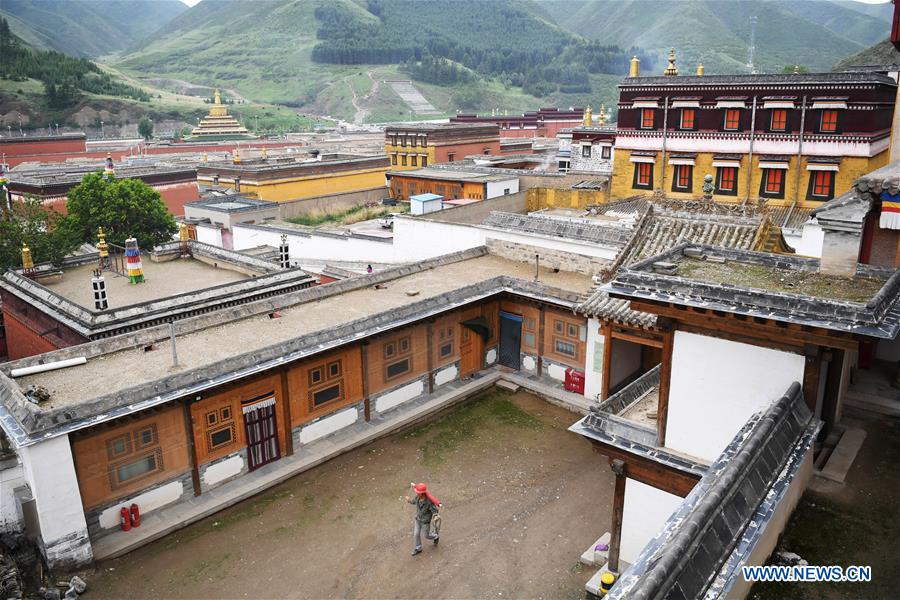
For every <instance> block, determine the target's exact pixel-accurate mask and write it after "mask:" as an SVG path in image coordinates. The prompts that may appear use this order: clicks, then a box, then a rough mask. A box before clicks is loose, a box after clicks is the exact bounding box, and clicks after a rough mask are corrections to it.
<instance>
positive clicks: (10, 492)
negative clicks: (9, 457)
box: [0, 461, 25, 532]
mask: <svg viewBox="0 0 900 600" xmlns="http://www.w3.org/2000/svg"><path fill="white" fill-rule="evenodd" d="M10 462H12V461H10ZM22 485H25V474H24V472H23V471H22V465H21V464H18V463H17V464H15V465H14V466H12V467H9V468H6V469H2V470H0V532H2V531H19V530H20V529H21V528H22V523H21V522H20V521H19V510H18V508H17V507H16V496H15V493H14V492H15V489H16V488H17V487H19V486H22Z"/></svg>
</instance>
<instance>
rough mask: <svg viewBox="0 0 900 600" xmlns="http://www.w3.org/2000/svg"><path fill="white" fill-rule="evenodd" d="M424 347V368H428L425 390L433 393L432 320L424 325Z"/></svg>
mask: <svg viewBox="0 0 900 600" xmlns="http://www.w3.org/2000/svg"><path fill="white" fill-rule="evenodd" d="M425 340H426V341H425V347H426V355H425V362H426V367H425V368H426V369H427V370H428V386H427V388H426V391H427V392H428V393H429V394H432V393H434V352H432V349H433V348H432V344H434V321H433V320H431V321H428V323H427V324H426V325H425Z"/></svg>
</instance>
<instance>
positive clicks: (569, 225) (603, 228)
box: [482, 211, 631, 248]
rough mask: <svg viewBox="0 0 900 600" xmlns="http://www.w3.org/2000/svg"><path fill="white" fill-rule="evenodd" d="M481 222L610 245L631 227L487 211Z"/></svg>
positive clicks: (625, 237)
mask: <svg viewBox="0 0 900 600" xmlns="http://www.w3.org/2000/svg"><path fill="white" fill-rule="evenodd" d="M482 225H487V226H488V227H496V228H498V229H508V230H511V231H518V232H524V233H533V234H539V235H546V236H551V237H559V238H565V239H569V240H578V241H582V242H592V243H595V244H602V245H604V246H612V247H614V248H621V247H623V246H624V245H625V244H626V242H628V239H629V238H630V237H631V230H630V229H627V228H625V227H610V226H609V224H606V223H597V224H595V223H589V222H585V221H584V220H581V219H579V220H569V219H559V218H555V217H542V216H538V215H520V214H515V213H505V212H499V211H491V214H490V216H488V218H486V219H485V220H484V221H482Z"/></svg>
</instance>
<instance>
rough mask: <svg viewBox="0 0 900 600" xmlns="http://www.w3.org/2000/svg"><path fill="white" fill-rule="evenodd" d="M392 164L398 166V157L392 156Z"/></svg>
mask: <svg viewBox="0 0 900 600" xmlns="http://www.w3.org/2000/svg"><path fill="white" fill-rule="evenodd" d="M391 164H392V165H394V166H397V155H396V154H391Z"/></svg>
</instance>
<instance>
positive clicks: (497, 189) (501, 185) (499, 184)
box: [485, 177, 519, 200]
mask: <svg viewBox="0 0 900 600" xmlns="http://www.w3.org/2000/svg"><path fill="white" fill-rule="evenodd" d="M505 189H509V192H508V193H509V194H515V193H516V192H518V191H519V179H518V177H513V178H512V179H507V180H506V181H488V182H487V198H495V197H497V196H503V195H504V194H503V190H505ZM487 198H485V200H487Z"/></svg>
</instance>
